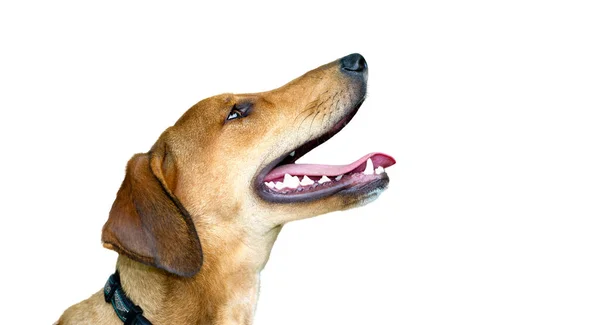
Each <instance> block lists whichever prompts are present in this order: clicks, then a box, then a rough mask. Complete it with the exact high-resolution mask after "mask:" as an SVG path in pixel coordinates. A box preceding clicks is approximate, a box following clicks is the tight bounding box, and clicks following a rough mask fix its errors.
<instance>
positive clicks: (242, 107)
mask: <svg viewBox="0 0 600 325" xmlns="http://www.w3.org/2000/svg"><path fill="white" fill-rule="evenodd" d="M250 108H252V104H250V103H242V104H235V105H233V107H232V108H231V112H229V115H228V116H227V121H229V120H235V119H236V118H242V117H246V116H248V114H249V113H250Z"/></svg>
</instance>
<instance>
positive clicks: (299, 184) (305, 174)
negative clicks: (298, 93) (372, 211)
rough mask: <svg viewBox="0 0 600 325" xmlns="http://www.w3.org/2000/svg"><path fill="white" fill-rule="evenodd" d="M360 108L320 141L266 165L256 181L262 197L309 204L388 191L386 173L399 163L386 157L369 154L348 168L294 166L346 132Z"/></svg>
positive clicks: (380, 154)
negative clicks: (339, 133)
mask: <svg viewBox="0 0 600 325" xmlns="http://www.w3.org/2000/svg"><path fill="white" fill-rule="evenodd" d="M361 104H362V100H361V101H360V102H359V103H358V104H357V105H356V107H355V108H354V109H353V110H352V111H351V112H350V113H349V114H348V116H346V117H345V118H344V119H343V120H341V121H340V122H338V123H337V124H336V125H335V126H333V128H331V129H330V130H329V131H328V132H327V133H325V134H324V135H322V136H321V137H319V138H317V139H314V140H311V141H308V142H307V143H305V144H303V145H301V146H300V147H298V148H296V149H294V150H292V151H290V152H289V153H288V154H286V155H284V156H282V157H280V158H278V159H276V160H275V161H273V162H271V163H270V164H269V165H267V166H266V167H265V168H264V169H263V170H262V171H261V172H260V173H259V174H258V176H257V178H256V187H257V190H258V193H259V195H260V196H261V197H262V198H263V199H265V200H267V201H273V202H306V201H313V200H317V199H321V198H325V197H328V196H331V195H334V194H343V193H352V194H356V195H361V194H368V193H369V192H371V191H374V190H378V189H382V188H385V187H386V186H387V184H388V182H389V178H388V176H387V173H386V172H385V169H386V168H388V167H390V166H392V165H394V164H395V163H396V161H395V160H394V158H392V157H391V156H389V155H386V154H383V153H370V154H367V155H364V156H363V157H361V158H360V159H358V160H356V161H355V162H353V163H350V164H347V165H323V164H296V163H295V162H296V161H297V160H298V159H299V158H300V157H302V156H304V155H305V154H306V153H308V152H310V151H311V150H313V149H314V148H316V147H318V146H319V145H321V144H323V143H324V142H326V141H327V140H329V139H330V138H331V137H333V136H334V135H335V134H336V133H338V132H339V131H340V130H341V129H342V128H344V126H346V124H348V122H349V121H350V120H351V119H352V117H353V116H354V115H355V114H356V112H357V111H358V108H359V107H360V105H361Z"/></svg>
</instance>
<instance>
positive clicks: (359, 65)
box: [340, 53, 367, 72]
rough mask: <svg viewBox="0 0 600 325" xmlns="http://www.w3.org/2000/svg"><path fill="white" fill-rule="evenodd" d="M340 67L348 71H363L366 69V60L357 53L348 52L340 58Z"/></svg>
mask: <svg viewBox="0 0 600 325" xmlns="http://www.w3.org/2000/svg"><path fill="white" fill-rule="evenodd" d="M340 62H341V64H342V69H343V70H345V71H350V72H364V71H366V70H367V61H366V60H365V58H364V57H363V56H362V55H360V54H358V53H354V54H350V55H348V56H345V57H343V58H341V59H340Z"/></svg>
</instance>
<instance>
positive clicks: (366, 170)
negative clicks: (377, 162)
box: [363, 158, 373, 175]
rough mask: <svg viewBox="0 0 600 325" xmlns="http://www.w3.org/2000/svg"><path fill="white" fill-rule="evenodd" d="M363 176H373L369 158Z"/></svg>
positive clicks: (371, 163)
mask: <svg viewBox="0 0 600 325" xmlns="http://www.w3.org/2000/svg"><path fill="white" fill-rule="evenodd" d="M363 174H365V175H373V161H372V160H371V158H369V159H367V166H366V167H365V171H364V172H363Z"/></svg>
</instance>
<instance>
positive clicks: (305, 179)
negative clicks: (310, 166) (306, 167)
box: [300, 175, 315, 186]
mask: <svg viewBox="0 0 600 325" xmlns="http://www.w3.org/2000/svg"><path fill="white" fill-rule="evenodd" d="M314 183H315V181H313V180H312V179H310V178H309V177H308V176H306V175H304V177H303V178H302V181H301V182H300V185H302V186H307V185H312V184H314Z"/></svg>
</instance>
